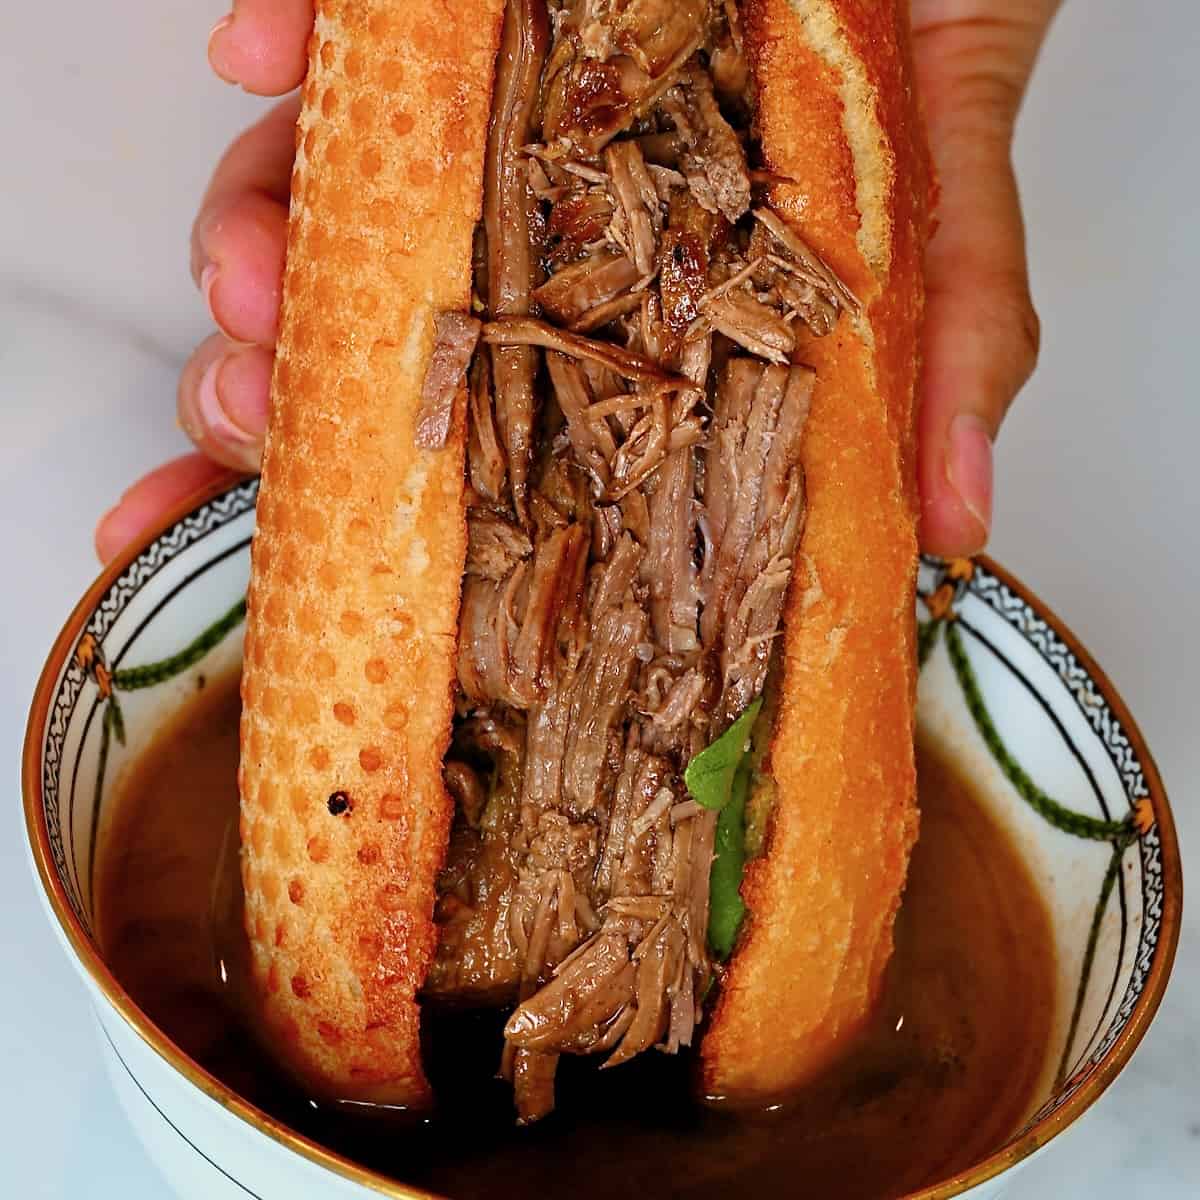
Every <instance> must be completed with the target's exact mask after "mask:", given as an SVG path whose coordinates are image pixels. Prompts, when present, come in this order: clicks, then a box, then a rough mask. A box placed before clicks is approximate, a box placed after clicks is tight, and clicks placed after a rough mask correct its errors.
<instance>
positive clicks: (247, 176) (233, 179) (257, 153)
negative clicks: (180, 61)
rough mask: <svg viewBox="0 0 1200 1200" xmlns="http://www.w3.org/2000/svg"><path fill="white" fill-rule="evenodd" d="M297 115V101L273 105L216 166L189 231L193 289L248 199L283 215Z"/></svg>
mask: <svg viewBox="0 0 1200 1200" xmlns="http://www.w3.org/2000/svg"><path fill="white" fill-rule="evenodd" d="M299 112H300V99H299V97H298V96H290V97H289V98H288V99H287V100H284V101H283V102H282V103H281V104H277V105H276V106H275V107H274V108H273V109H272V110H271V111H270V112H269V113H268V114H267V115H266V116H265V117H264V118H263V119H262V120H261V121H259V122H258V123H257V124H256V125H252V126H251V127H250V128H249V129H247V130H246V132H245V133H243V134H242V135H241V137H239V138H238V139H237V141H235V142H234V143H233V145H232V146H230V147H229V149H228V150H227V151H226V152H225V156H224V157H223V158H222V159H221V161H220V163H219V164H218V165H217V169H216V171H215V172H213V177H212V180H211V182H210V183H209V185H208V190H207V191H206V192H205V194H204V199H203V200H202V201H201V202H200V211H199V212H198V213H197V214H196V220H195V223H194V224H193V225H192V242H191V251H192V278H193V279H194V280H195V281H196V284H197V286H199V284H200V280H201V276H202V275H203V273H204V268H205V267H206V266H208V265H209V264H210V263H212V262H214V261H215V260H214V259H213V258H212V256H211V254H210V247H211V242H212V239H213V238H214V236H215V235H216V234H217V233H219V227H220V226H221V224H222V221H223V220H224V218H225V217H226V216H227V215H228V214H229V213H230V212H231V211H232V210H235V209H236V208H237V206H238V204H239V203H240V202H242V201H243V200H244V199H245V198H246V197H247V196H254V197H257V198H260V199H265V200H270V201H273V202H274V203H275V204H276V205H277V206H278V208H279V209H280V210H281V211H282V212H284V213H285V214H286V209H287V203H288V196H289V192H290V190H291V179H292V168H293V166H294V163H295V157H296V141H295V130H296V117H297V115H298V114H299ZM218 265H219V264H218Z"/></svg>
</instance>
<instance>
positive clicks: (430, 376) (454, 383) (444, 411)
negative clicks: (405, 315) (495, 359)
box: [416, 312, 482, 450]
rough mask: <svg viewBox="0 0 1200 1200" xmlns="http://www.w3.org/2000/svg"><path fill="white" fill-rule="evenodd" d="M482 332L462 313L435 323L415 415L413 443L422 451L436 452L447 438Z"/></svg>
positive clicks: (441, 317)
mask: <svg viewBox="0 0 1200 1200" xmlns="http://www.w3.org/2000/svg"><path fill="white" fill-rule="evenodd" d="M481 328H482V326H481V325H480V323H479V322H478V321H477V320H475V318H474V317H468V316H466V315H465V314H463V313H456V312H444V313H438V315H437V318H436V319H435V321H434V331H433V339H434V340H433V356H432V358H431V359H430V361H429V369H428V371H427V372H426V374H425V383H424V385H423V387H422V388H421V409H420V412H419V413H418V414H417V434H416V443H417V445H418V446H420V447H422V448H423V449H426V450H439V449H441V447H442V446H444V445H445V444H446V438H447V437H449V436H450V421H451V418H452V416H453V413H454V401H455V398H456V397H457V396H458V393H459V390H460V389H461V388H462V386H463V380H464V378H465V376H466V373H467V365H468V364H469V363H470V361H471V355H472V354H474V353H475V343H476V342H478V341H479V330H480V329H481Z"/></svg>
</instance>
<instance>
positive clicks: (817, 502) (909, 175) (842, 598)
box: [701, 0, 930, 1103]
mask: <svg viewBox="0 0 1200 1200" xmlns="http://www.w3.org/2000/svg"><path fill="white" fill-rule="evenodd" d="M906 11H907V10H906V6H905V5H903V4H901V3H895V2H892V0H880V2H879V3H873V4H872V3H866V2H864V0H748V2H747V3H745V4H744V5H743V13H744V17H745V22H746V35H747V41H748V43H749V45H750V50H751V58H752V65H753V68H754V72H755V78H756V81H757V86H758V122H759V132H760V136H761V138H762V144H763V150H764V154H765V157H766V159H767V162H768V165H769V166H770V167H771V168H772V169H773V170H774V171H776V172H778V173H779V174H781V175H783V176H786V177H787V178H789V179H792V180H795V181H796V182H795V183H794V184H789V185H787V186H780V187H779V188H778V189H777V190H776V194H775V195H774V196H773V198H772V199H773V203H774V204H775V205H776V207H777V208H778V210H779V211H780V212H781V214H783V215H784V216H785V218H786V219H788V220H789V221H791V222H792V223H793V224H794V226H795V228H796V229H797V230H798V231H799V232H801V233H802V234H803V236H804V237H805V238H806V239H807V240H808V241H809V242H810V243H811V244H812V245H813V246H814V247H815V248H816V249H817V250H818V251H819V252H820V253H821V254H822V255H823V256H824V257H825V258H826V259H827V260H828V261H829V262H830V263H831V264H832V265H833V266H834V267H835V268H836V269H837V270H838V271H839V273H840V274H841V275H842V277H843V278H844V279H846V280H847V281H848V282H849V284H850V286H851V287H852V288H854V289H855V290H856V292H857V294H858V295H859V297H860V298H861V299H862V300H863V302H864V313H863V315H862V316H861V317H860V318H859V319H858V321H857V322H851V321H847V320H845V319H844V320H843V322H842V323H841V324H840V325H839V327H838V329H837V330H836V331H835V332H834V333H833V334H832V335H831V336H830V337H828V338H826V339H822V340H818V341H814V342H813V343H811V345H810V346H809V347H808V348H807V350H806V354H805V357H806V358H807V359H808V361H810V362H811V364H812V365H813V366H814V367H815V368H816V371H817V380H818V382H817V387H816V391H815V394H814V397H813V405H812V412H811V414H810V416H809V419H808V424H807V426H806V431H805V444H804V450H803V458H804V468H805V477H806V482H807V491H808V516H807V524H806V526H805V532H804V535H803V539H802V542H801V554H800V556H799V562H798V564H797V569H796V575H795V578H794V580H793V584H792V590H791V594H790V597H789V601H788V608H787V612H786V615H785V630H784V638H783V654H784V666H783V678H782V686H781V689H780V692H781V700H780V710H779V715H778V718H777V722H776V726H775V731H774V735H773V741H772V746H771V751H770V759H769V767H770V771H771V775H772V776H773V786H774V797H775V798H774V808H773V813H772V818H771V824H770V829H769V834H768V841H767V846H766V852H765V854H764V855H763V856H762V857H761V858H759V859H757V860H755V861H754V862H753V863H752V864H751V865H750V867H749V868H748V869H747V872H746V878H745V881H744V883H743V886H742V894H743V896H744V898H745V900H746V903H747V907H748V909H749V913H750V916H749V919H748V922H747V925H746V928H745V930H744V932H743V935H742V939H741V941H740V943H739V945H738V948H737V951H736V953H735V955H734V958H733V960H732V962H731V964H730V967H729V970H728V973H727V975H726V977H725V980H724V982H723V985H722V988H721V992H720V995H719V998H718V1000H717V1004H716V1007H715V1010H714V1012H713V1014H712V1020H711V1022H710V1025H709V1028H708V1031H707V1033H706V1036H705V1038H704V1041H703V1044H702V1048H701V1057H702V1077H703V1086H704V1089H705V1092H706V1093H707V1094H708V1095H710V1096H716V1097H724V1098H726V1099H728V1100H730V1101H734V1102H744V1103H760V1102H762V1101H764V1100H767V1099H771V1098H774V1097H778V1096H780V1095H783V1094H786V1092H788V1091H789V1090H790V1089H793V1088H795V1087H796V1086H798V1085H800V1084H802V1083H803V1082H804V1081H805V1080H807V1079H809V1078H811V1077H812V1076H813V1075H814V1074H815V1073H816V1072H818V1071H820V1069H821V1068H822V1067H823V1066H825V1065H826V1064H827V1063H828V1062H829V1061H830V1060H831V1058H833V1057H834V1055H835V1054H836V1053H837V1051H838V1050H839V1048H840V1047H841V1046H842V1045H843V1044H844V1042H845V1040H846V1038H847V1037H848V1036H849V1035H851V1034H852V1033H853V1032H854V1031H855V1030H856V1029H857V1028H859V1027H860V1026H861V1024H862V1022H863V1020H864V1019H865V1017H866V1015H867V1014H868V1012H869V1010H870V1007H871V1005H872V1004H873V1002H874V1000H875V999H876V997H877V995H878V991H879V986H880V982H881V979H882V973H883V968H884V966H885V965H886V962H887V960H888V957H889V956H890V953H891V939H892V926H893V922H894V918H895V913H896V910H897V908H898V906H899V902H900V895H901V892H902V890H903V885H904V878H905V873H906V870H907V865H908V857H909V852H910V850H911V847H912V844H913V842H914V840H915V837H916V830H917V813H916V802H915V767H914V763H913V719H914V718H913V713H914V704H915V686H916V676H915V656H914V652H913V638H914V619H913V589H914V582H915V571H916V561H917V543H916V507H915V484H914V476H913V470H912V463H913V443H912V439H913V396H914V389H915V384H916V372H917V354H916V342H917V334H918V329H919V323H920V318H921V312H922V308H923V285H922V273H921V262H922V255H923V248H924V241H925V237H926V229H927V221H928V205H929V198H930V172H929V166H928V158H927V153H926V150H925V146H924V143H923V140H922V139H921V135H920V132H919V131H920V121H919V117H918V114H917V112H916V109H915V103H914V100H913V95H912V90H911V72H910V71H909V64H908V59H907V53H908V46H907V28H906V21H907V18H906V17H905V15H904V13H905V12H906Z"/></svg>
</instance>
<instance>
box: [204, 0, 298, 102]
mask: <svg viewBox="0 0 1200 1200" xmlns="http://www.w3.org/2000/svg"><path fill="white" fill-rule="evenodd" d="M312 28H313V3H312V0H233V11H232V12H231V13H229V14H228V15H226V16H224V17H222V18H221V20H220V21H218V22H217V23H216V25H215V26H214V27H213V31H212V33H211V34H210V35H209V38H208V61H209V63H210V64H211V65H212V69H213V70H214V71H215V72H216V73H217V74H218V75H219V76H220V77H221V78H222V79H224V80H225V81H226V82H227V83H240V84H241V85H242V87H244V88H245V89H246V91H248V92H253V93H255V94H256V95H259V96H282V95H283V93H284V92H290V91H291V90H292V88H294V87H299V85H300V82H301V80H303V78H304V72H305V70H306V69H307V67H308V52H307V45H308V38H309V35H310V34H311V33H312Z"/></svg>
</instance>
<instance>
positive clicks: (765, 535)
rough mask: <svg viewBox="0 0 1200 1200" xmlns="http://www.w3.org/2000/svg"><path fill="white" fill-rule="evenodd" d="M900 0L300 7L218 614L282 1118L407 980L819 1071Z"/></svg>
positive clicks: (380, 1068)
mask: <svg viewBox="0 0 1200 1200" xmlns="http://www.w3.org/2000/svg"><path fill="white" fill-rule="evenodd" d="M906 22H907V5H906V4H905V3H902V2H900V0H742V2H740V3H735V2H734V0H724V2H723V3H722V2H721V0H507V2H506V0H461V2H459V3H454V4H449V5H443V4H415V3H411V0H320V3H318V5H317V17H316V28H315V33H314V35H313V39H312V43H311V60H310V68H309V75H308V80H307V83H306V85H305V88H304V103H303V110H302V113H301V116H300V120H299V127H298V131H297V159H296V171H295V176H294V180H293V197H292V211H291V221H290V228H289V237H288V258H287V270H286V277H285V284H284V300H283V319H282V329H281V335H280V339H279V346H278V358H277V366H276V373H275V379H274V395H273V403H272V414H271V420H270V427H269V432H268V438H267V445H266V453H265V456H264V461H263V471H262V483H261V491H260V494H259V502H258V526H257V533H256V535H255V539H254V545H253V568H252V580H251V587H250V594H249V608H248V625H247V635H246V654H245V669H244V675H243V685H242V687H243V704H244V716H243V725H242V764H241V774H240V786H241V802H242V826H241V832H242V843H243V858H242V861H243V878H244V883H245V893H246V926H247V931H248V934H249V937H250V942H251V952H252V962H253V974H254V978H255V981H256V984H257V985H258V988H259V990H260V992H261V998H262V1009H263V1017H264V1020H265V1023H266V1028H267V1030H268V1036H269V1037H270V1038H271V1041H272V1043H273V1046H274V1048H275V1049H276V1051H277V1053H278V1054H279V1055H280V1057H281V1058H282V1059H283V1061H284V1062H285V1063H286V1064H287V1065H288V1066H289V1068H290V1069H291V1070H292V1071H294V1072H295V1073H296V1074H297V1075H298V1076H299V1077H300V1078H301V1079H302V1081H303V1082H304V1083H305V1085H306V1086H307V1087H308V1088H309V1089H310V1090H311V1091H312V1093H313V1094H314V1095H316V1096H319V1097H335V1098H338V1099H349V1100H357V1101H366V1102H372V1103H381V1104H388V1105H396V1106H404V1107H421V1106H425V1105H427V1104H429V1103H430V1101H431V1095H430V1088H429V1085H428V1083H427V1080H426V1076H425V1073H424V1070H423V1067H422V1053H421V1011H422V1007H423V1006H426V1005H454V1006H466V1007H482V1006H487V1007H495V1008H503V1009H504V1010H505V1011H506V1012H508V1013H509V1014H510V1015H509V1016H508V1018H507V1023H506V1025H505V1027H504V1035H505V1042H504V1049H503V1055H502V1061H501V1062H500V1063H498V1064H497V1065H498V1067H499V1068H500V1069H501V1070H502V1071H503V1073H504V1074H505V1076H506V1077H507V1078H509V1079H510V1080H511V1081H512V1084H513V1089H514V1097H515V1105H516V1109H517V1113H518V1116H519V1119H521V1120H523V1121H532V1120H536V1119H537V1118H539V1117H541V1116H542V1115H544V1114H545V1113H547V1112H548V1111H549V1110H550V1109H551V1108H552V1107H553V1103H554V1075H555V1069H556V1064H557V1063H558V1061H559V1057H560V1056H561V1055H563V1054H590V1055H595V1056H597V1057H598V1058H599V1059H600V1061H601V1062H603V1063H604V1064H606V1065H616V1064H619V1063H621V1062H624V1061H626V1060H628V1059H630V1058H632V1057H634V1056H635V1055H637V1054H640V1053H643V1052H645V1051H648V1050H650V1049H651V1048H658V1049H660V1050H664V1051H667V1052H669V1053H674V1052H676V1051H679V1050H681V1049H682V1048H684V1047H693V1048H694V1049H695V1051H696V1052H697V1054H698V1062H699V1086H700V1089H701V1091H702V1093H703V1094H704V1095H705V1096H708V1097H713V1098H722V1099H726V1100H729V1101H732V1102H738V1103H761V1102H765V1101H770V1100H774V1099H776V1098H778V1097H780V1096H782V1095H785V1094H786V1093H787V1091H788V1090H789V1089H792V1088H794V1087H796V1086H797V1085H799V1084H801V1083H803V1082H804V1081H805V1080H806V1079H808V1078H810V1077H811V1076H812V1075H813V1074H814V1073H816V1072H818V1071H819V1070H820V1069H821V1068H822V1067H823V1066H825V1065H826V1064H827V1063H828V1062H829V1061H830V1060H831V1058H832V1057H833V1056H834V1055H836V1053H837V1051H838V1049H839V1047H840V1046H842V1045H843V1043H844V1042H845V1040H846V1039H847V1037H848V1036H850V1035H851V1034H852V1033H853V1032H854V1031H855V1030H856V1029H857V1028H858V1027H859V1026H860V1025H861V1023H862V1021H863V1020H864V1018H865V1017H866V1015H867V1014H868V1012H869V1011H870V1008H871V1005H872V1003H873V1001H874V999H875V997H876V996H877V994H878V989H879V985H880V981H881V977H882V973H883V970H884V967H885V965H886V963H887V960H888V957H889V954H890V951H891V937H892V924H893V919H894V916H895V913H896V909H897V906H898V904H899V900H900V895H901V891H902V888H903V883H904V878H905V871H906V867H907V863H908V857H909V851H910V848H911V846H912V843H913V840H914V838H915V835H916V828H917V815H916V808H915V799H914V788H915V777H914V765H913V705H914V689H915V661H914V653H913V635H914V619H913V603H912V601H913V588H914V576H915V566H916V555H917V549H916V538H915V500H914V484H913V471H912V460H913V446H912V438H913V393H914V383H915V378H916V367H917V363H916V341H917V334H918V327H919V322H920V319H921V313H922V304H923V293H922V280H921V260H922V254H923V249H924V242H925V238H926V234H927V227H928V220H929V217H928V210H929V200H930V192H931V180H930V172H929V170H928V166H927V159H926V152H925V148H924V142H923V137H922V134H921V131H920V125H919V118H918V114H917V111H916V105H915V100H914V97H913V92H912V82H911V74H910V70H909V62H908V57H907V53H908V50H907V25H906Z"/></svg>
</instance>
